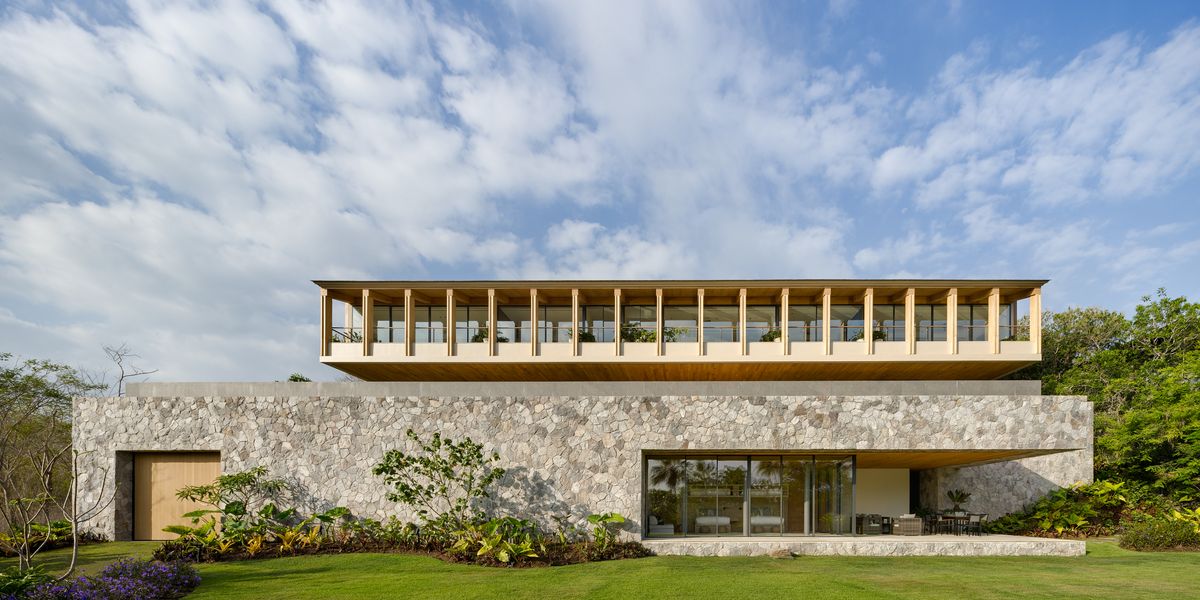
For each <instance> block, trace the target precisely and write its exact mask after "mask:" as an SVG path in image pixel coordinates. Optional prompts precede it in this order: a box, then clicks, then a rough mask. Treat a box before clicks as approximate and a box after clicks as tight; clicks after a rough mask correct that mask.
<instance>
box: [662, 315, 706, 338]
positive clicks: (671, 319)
mask: <svg viewBox="0 0 1200 600" xmlns="http://www.w3.org/2000/svg"><path fill="white" fill-rule="evenodd" d="M697 314H698V310H697V308H696V307H695V306H664V307H663V341H664V342H694V341H696V316H697Z"/></svg>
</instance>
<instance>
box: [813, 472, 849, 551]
mask: <svg viewBox="0 0 1200 600" xmlns="http://www.w3.org/2000/svg"><path fill="white" fill-rule="evenodd" d="M852 496H853V465H852V460H851V459H849V458H846V459H828V458H823V457H818V458H817V459H816V460H815V461H814V462H813V491H812V498H813V529H814V530H815V531H816V533H818V534H821V533H830V534H846V533H853V529H852V527H851V523H852V522H853V517H854V515H853V514H852V513H851V506H852V501H851V498H852Z"/></svg>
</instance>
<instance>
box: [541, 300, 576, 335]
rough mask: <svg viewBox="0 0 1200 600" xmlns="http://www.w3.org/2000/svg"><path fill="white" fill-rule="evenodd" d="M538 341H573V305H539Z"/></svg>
mask: <svg viewBox="0 0 1200 600" xmlns="http://www.w3.org/2000/svg"><path fill="white" fill-rule="evenodd" d="M538 341H539V342H569V341H571V307H570V306H539V307H538Z"/></svg>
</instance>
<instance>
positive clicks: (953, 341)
mask: <svg viewBox="0 0 1200 600" xmlns="http://www.w3.org/2000/svg"><path fill="white" fill-rule="evenodd" d="M946 351H947V352H949V353H950V354H958V288H950V290H949V291H948V292H946Z"/></svg>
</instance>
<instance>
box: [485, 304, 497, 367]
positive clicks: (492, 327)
mask: <svg viewBox="0 0 1200 600" xmlns="http://www.w3.org/2000/svg"><path fill="white" fill-rule="evenodd" d="M487 310H488V312H487V321H488V325H487V326H488V334H487V345H488V356H495V355H496V290H494V289H488V309H487Z"/></svg>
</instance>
